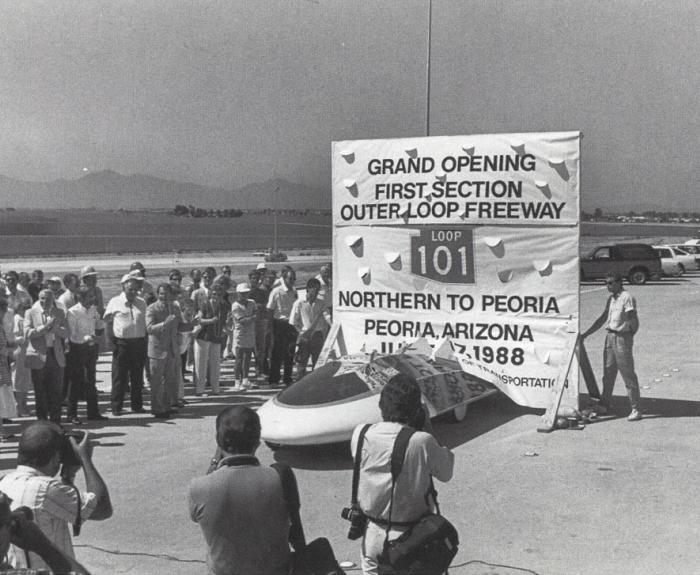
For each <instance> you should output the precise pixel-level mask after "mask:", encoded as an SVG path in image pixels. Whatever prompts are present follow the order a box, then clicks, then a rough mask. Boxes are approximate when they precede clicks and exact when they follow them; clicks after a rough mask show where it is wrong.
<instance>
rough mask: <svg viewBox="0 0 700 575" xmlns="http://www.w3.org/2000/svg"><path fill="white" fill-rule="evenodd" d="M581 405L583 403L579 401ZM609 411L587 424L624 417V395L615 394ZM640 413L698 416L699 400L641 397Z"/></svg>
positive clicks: (654, 416) (660, 416)
mask: <svg viewBox="0 0 700 575" xmlns="http://www.w3.org/2000/svg"><path fill="white" fill-rule="evenodd" d="M581 405H582V406H583V405H585V404H584V402H583V401H582V402H581ZM611 407H612V409H611V410H610V413H608V414H607V415H604V416H598V417H597V418H596V419H593V420H591V421H590V422H589V424H594V423H604V422H606V421H611V420H613V419H623V418H626V417H627V415H628V414H629V412H630V405H629V403H628V401H627V398H626V397H625V396H615V397H613V400H612V402H611ZM642 413H643V415H644V419H665V418H678V417H700V401H688V400H684V399H664V398H658V397H642Z"/></svg>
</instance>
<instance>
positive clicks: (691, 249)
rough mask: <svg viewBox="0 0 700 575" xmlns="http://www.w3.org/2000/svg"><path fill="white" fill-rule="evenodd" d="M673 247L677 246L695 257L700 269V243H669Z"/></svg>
mask: <svg viewBox="0 0 700 575" xmlns="http://www.w3.org/2000/svg"><path fill="white" fill-rule="evenodd" d="M669 245H670V246H671V247H673V248H677V249H679V250H681V251H682V252H685V253H686V254H690V255H691V256H693V257H694V258H695V263H696V264H697V266H698V269H700V245H696V244H669Z"/></svg>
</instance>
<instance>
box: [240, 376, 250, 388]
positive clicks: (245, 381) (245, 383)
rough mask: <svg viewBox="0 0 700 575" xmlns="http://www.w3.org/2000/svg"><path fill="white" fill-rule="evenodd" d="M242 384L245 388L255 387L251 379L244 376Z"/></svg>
mask: <svg viewBox="0 0 700 575" xmlns="http://www.w3.org/2000/svg"><path fill="white" fill-rule="evenodd" d="M241 386H242V387H243V389H250V388H251V387H253V384H251V383H250V380H249V379H248V378H247V377H245V378H243V382H242V383H241Z"/></svg>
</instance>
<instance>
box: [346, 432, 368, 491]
mask: <svg viewBox="0 0 700 575" xmlns="http://www.w3.org/2000/svg"><path fill="white" fill-rule="evenodd" d="M370 427H372V424H371V423H367V424H365V425H364V427H363V428H362V429H361V430H360V435H359V436H358V437H357V447H356V448H355V464H354V467H353V470H352V496H351V497H350V503H351V504H352V505H355V504H356V503H357V487H358V485H359V484H360V460H361V459H362V446H363V445H364V444H365V435H366V434H367V430H368V429H369V428H370Z"/></svg>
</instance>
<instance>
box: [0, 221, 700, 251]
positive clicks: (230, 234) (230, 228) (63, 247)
mask: <svg viewBox="0 0 700 575" xmlns="http://www.w3.org/2000/svg"><path fill="white" fill-rule="evenodd" d="M332 229H333V226H332V223H331V216H330V215H321V214H286V213H280V214H279V216H278V230H277V243H278V246H279V247H280V248H281V249H283V250H285V251H290V250H298V251H301V252H303V251H306V250H309V249H311V248H320V249H330V248H331V243H332V239H331V235H332ZM697 231H698V226H697V225H695V224H618V223H590V222H584V223H582V224H581V249H582V251H587V250H588V249H590V247H592V246H594V245H596V244H597V243H600V242H602V241H646V240H649V241H654V242H657V241H658V242H659V243H663V241H664V240H665V241H671V240H673V241H677V240H679V241H682V240H685V239H688V238H691V237H693V235H694V234H695V233H696V232H697ZM273 235H274V224H273V215H272V214H259V213H254V214H244V215H243V216H241V217H239V218H189V217H188V218H185V217H177V216H174V215H172V214H169V213H166V212H158V211H154V212H136V211H134V212H131V211H121V210H120V211H108V210H94V209H86V210H13V211H7V210H4V211H0V257H3V258H8V259H10V260H15V259H16V260H20V259H22V258H24V257H26V256H52V257H70V256H73V255H81V254H104V255H110V256H119V255H122V254H173V255H174V257H176V256H177V255H178V254H182V253H189V252H193V253H197V252H235V251H241V252H248V251H250V252H254V251H261V250H264V249H267V248H269V247H270V246H271V245H272V243H273Z"/></svg>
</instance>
